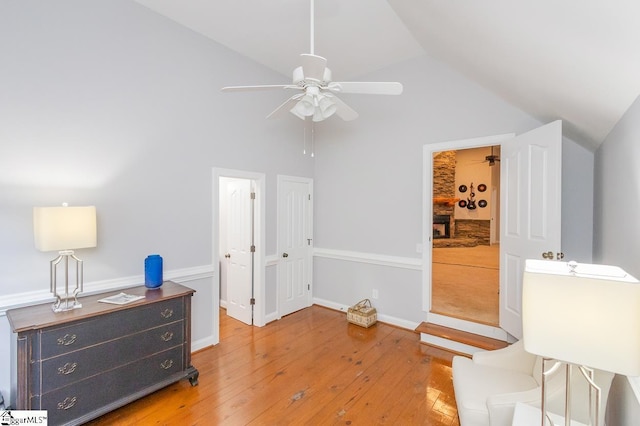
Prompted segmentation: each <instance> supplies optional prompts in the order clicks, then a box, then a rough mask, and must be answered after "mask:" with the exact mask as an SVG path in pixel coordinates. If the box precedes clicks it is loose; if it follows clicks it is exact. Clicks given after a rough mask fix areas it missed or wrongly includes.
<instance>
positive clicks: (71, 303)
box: [51, 299, 82, 312]
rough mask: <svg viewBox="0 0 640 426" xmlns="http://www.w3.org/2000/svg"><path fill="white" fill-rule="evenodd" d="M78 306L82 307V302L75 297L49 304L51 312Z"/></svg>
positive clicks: (71, 309)
mask: <svg viewBox="0 0 640 426" xmlns="http://www.w3.org/2000/svg"><path fill="white" fill-rule="evenodd" d="M80 308H82V303H80V302H78V301H77V300H76V299H66V300H60V301H58V302H56V303H54V304H52V305H51V309H52V310H53V312H66V311H73V310H74V309H80Z"/></svg>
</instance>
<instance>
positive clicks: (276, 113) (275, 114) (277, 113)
mask: <svg viewBox="0 0 640 426" xmlns="http://www.w3.org/2000/svg"><path fill="white" fill-rule="evenodd" d="M302 96H304V93H298V94H297V95H293V96H292V97H290V98H289V99H287V100H286V101H284V103H282V105H280V106H279V107H278V108H276V109H274V110H273V111H272V112H271V114H269V115H267V118H280V117H282V116H284V115H285V114H286V113H288V112H289V111H291V108H293V106H294V105H295V104H296V103H298V100H300V98H301V97H302Z"/></svg>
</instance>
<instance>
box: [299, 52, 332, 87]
mask: <svg viewBox="0 0 640 426" xmlns="http://www.w3.org/2000/svg"><path fill="white" fill-rule="evenodd" d="M300 58H301V61H302V71H303V73H304V78H305V79H310V80H316V81H322V78H323V77H324V69H325V67H326V66H327V60H326V59H325V58H323V57H322V56H318V55H311V54H308V53H303V54H302V55H300Z"/></svg>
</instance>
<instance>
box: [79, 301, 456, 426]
mask: <svg viewBox="0 0 640 426" xmlns="http://www.w3.org/2000/svg"><path fill="white" fill-rule="evenodd" d="M220 318H221V328H220V333H221V341H220V344H218V345H216V346H215V347H211V348H207V349H204V350H202V351H199V352H197V353H195V354H194V356H193V359H192V362H193V365H194V366H195V367H196V368H198V370H199V371H200V380H199V385H198V386H195V387H191V386H190V385H189V382H188V381H187V380H183V381H181V382H179V383H176V384H174V385H171V386H168V387H167V388H165V389H162V390H160V391H158V392H156V393H154V394H152V395H150V396H148V397H146V398H143V399H141V400H139V401H136V402H133V403H131V404H129V405H127V406H125V407H123V408H120V409H119V410H116V411H114V412H112V413H109V414H107V415H105V416H103V417H101V418H99V419H96V420H95V421H93V422H91V423H90V424H92V425H134V424H135V425H150V424H154V425H156V424H157V425H174V424H180V425H216V424H224V425H333V424H335V425H339V424H344V425H375V424H393V425H432V426H439V425H453V426H456V425H457V426H459V422H458V417H457V411H456V405H455V400H454V395H453V385H452V382H451V359H452V356H453V354H451V353H449V352H446V351H442V350H440V349H436V348H432V347H429V346H426V345H424V344H421V343H420V342H419V336H418V334H417V333H415V332H413V331H409V330H404V329H400V328H396V327H393V326H390V325H386V324H383V323H377V324H375V325H374V326H372V327H370V328H368V329H365V328H362V327H359V326H356V325H353V324H349V323H347V321H346V315H345V313H343V312H338V311H333V310H329V309H326V308H321V307H318V306H312V307H310V308H307V309H304V310H302V311H299V312H296V313H294V314H291V315H289V316H287V317H285V318H283V319H281V320H279V321H275V322H273V323H270V324H267V325H266V326H265V327H260V328H258V327H249V326H246V325H244V324H242V323H240V322H238V321H236V320H233V319H231V318H229V317H227V316H226V313H225V311H223V310H221V313H220Z"/></svg>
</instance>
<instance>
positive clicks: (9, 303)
mask: <svg viewBox="0 0 640 426" xmlns="http://www.w3.org/2000/svg"><path fill="white" fill-rule="evenodd" d="M214 272H215V270H214V267H213V265H202V266H195V267H190V268H182V269H173V270H170V271H164V273H163V278H164V280H165V281H174V282H176V283H178V284H183V283H186V282H189V281H195V280H199V279H204V278H211V277H213V275H214ZM143 283H144V275H143V274H140V275H132V276H129V277H122V278H115V279H112V280H103V281H94V282H90V283H85V285H84V291H83V292H82V295H83V296H88V295H90V294H95V293H100V292H104V291H110V290H120V289H123V288H129V287H133V286H136V285H142V284H143ZM49 301H53V297H52V296H51V293H50V292H49V291H48V290H46V289H42V290H36V291H27V292H23V293H14V294H8V295H5V296H3V297H2V301H1V302H0V317H3V316H5V315H6V311H7V310H8V309H13V308H18V307H21V306H26V305H33V304H38V303H46V302H49Z"/></svg>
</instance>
